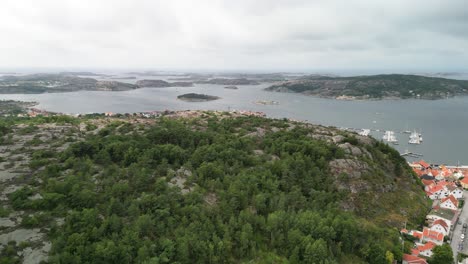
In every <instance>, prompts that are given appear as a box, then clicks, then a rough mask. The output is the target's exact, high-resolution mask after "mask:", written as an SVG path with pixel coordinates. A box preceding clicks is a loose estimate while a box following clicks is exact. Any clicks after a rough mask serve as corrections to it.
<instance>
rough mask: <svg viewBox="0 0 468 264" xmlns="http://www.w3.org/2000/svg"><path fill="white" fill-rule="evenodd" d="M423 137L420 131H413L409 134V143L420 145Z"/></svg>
mask: <svg viewBox="0 0 468 264" xmlns="http://www.w3.org/2000/svg"><path fill="white" fill-rule="evenodd" d="M421 139H422V136H421V134H419V133H418V132H416V130H415V131H414V132H413V133H411V135H410V136H409V141H408V143H409V144H416V145H419V144H421Z"/></svg>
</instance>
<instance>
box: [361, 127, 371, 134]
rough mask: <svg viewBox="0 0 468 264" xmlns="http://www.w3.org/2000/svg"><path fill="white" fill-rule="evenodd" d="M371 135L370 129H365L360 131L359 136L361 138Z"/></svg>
mask: <svg viewBox="0 0 468 264" xmlns="http://www.w3.org/2000/svg"><path fill="white" fill-rule="evenodd" d="M369 134H370V129H366V128H364V129H362V130H361V131H359V135H361V136H369Z"/></svg>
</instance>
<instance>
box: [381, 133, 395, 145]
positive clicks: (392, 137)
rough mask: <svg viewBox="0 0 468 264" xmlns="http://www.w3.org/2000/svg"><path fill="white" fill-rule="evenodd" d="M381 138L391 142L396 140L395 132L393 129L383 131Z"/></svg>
mask: <svg viewBox="0 0 468 264" xmlns="http://www.w3.org/2000/svg"><path fill="white" fill-rule="evenodd" d="M382 139H383V140H385V141H387V142H392V143H395V142H398V139H397V138H396V136H395V132H393V131H385V134H384V135H383V137H382Z"/></svg>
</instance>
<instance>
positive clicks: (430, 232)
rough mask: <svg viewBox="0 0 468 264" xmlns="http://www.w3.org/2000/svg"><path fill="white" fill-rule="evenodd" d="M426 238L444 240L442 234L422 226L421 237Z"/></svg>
mask: <svg viewBox="0 0 468 264" xmlns="http://www.w3.org/2000/svg"><path fill="white" fill-rule="evenodd" d="M424 238H428V239H432V240H437V241H444V234H442V233H439V232H437V231H433V230H430V229H429V228H427V227H424V230H423V239H424Z"/></svg>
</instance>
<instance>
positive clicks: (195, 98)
mask: <svg viewBox="0 0 468 264" xmlns="http://www.w3.org/2000/svg"><path fill="white" fill-rule="evenodd" d="M177 99H179V100H182V101H187V102H206V101H213V100H218V99H221V98H220V97H218V96H213V95H207V94H197V93H187V94H183V95H179V96H177Z"/></svg>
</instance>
